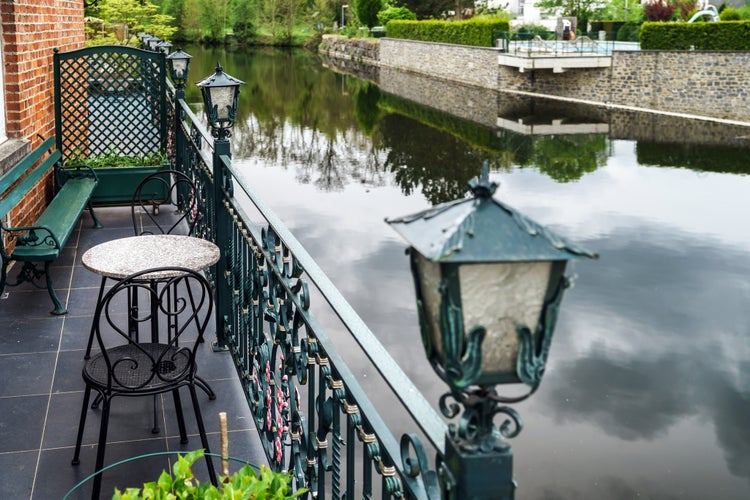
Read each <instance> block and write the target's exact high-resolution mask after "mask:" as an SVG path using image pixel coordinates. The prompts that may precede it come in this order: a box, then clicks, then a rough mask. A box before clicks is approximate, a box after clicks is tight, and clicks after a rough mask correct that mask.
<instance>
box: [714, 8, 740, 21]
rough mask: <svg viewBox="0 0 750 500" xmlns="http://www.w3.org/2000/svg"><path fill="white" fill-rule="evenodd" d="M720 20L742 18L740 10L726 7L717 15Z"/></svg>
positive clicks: (737, 19)
mask: <svg viewBox="0 0 750 500" xmlns="http://www.w3.org/2000/svg"><path fill="white" fill-rule="evenodd" d="M719 17H720V18H721V20H722V21H739V20H740V19H742V17H741V16H740V11H739V10H737V9H735V8H734V7H727V8H726V9H724V10H722V11H721V14H720V15H719Z"/></svg>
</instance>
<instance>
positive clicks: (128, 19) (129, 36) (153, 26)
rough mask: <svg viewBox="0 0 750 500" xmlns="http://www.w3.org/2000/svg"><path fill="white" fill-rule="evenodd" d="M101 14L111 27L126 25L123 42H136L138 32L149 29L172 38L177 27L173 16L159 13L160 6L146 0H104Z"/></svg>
mask: <svg viewBox="0 0 750 500" xmlns="http://www.w3.org/2000/svg"><path fill="white" fill-rule="evenodd" d="M99 7H100V11H99V12H100V15H101V17H102V19H104V21H106V23H107V24H108V25H109V26H110V27H116V26H118V25H119V26H125V27H126V30H125V33H126V35H125V36H124V37H123V39H122V43H123V44H136V43H137V39H136V37H135V35H136V33H138V32H139V31H148V32H149V33H151V34H152V35H154V36H158V37H159V38H161V39H168V38H170V37H171V36H172V35H173V34H174V33H175V31H176V28H175V27H173V26H170V23H171V22H173V21H174V18H173V17H172V16H168V15H164V14H159V13H158V11H159V7H158V6H156V5H154V4H152V3H151V2H148V1H146V0H143V1H141V0H102V1H101V3H100V4H99Z"/></svg>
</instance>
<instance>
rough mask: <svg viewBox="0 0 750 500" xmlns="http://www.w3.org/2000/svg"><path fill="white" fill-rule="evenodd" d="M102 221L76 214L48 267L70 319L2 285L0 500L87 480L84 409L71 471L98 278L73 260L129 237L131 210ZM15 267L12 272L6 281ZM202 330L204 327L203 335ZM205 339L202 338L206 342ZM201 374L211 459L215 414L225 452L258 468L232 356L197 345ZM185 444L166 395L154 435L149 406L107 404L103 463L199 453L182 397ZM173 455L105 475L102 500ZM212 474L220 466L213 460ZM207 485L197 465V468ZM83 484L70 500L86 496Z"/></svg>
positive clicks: (90, 453)
mask: <svg viewBox="0 0 750 500" xmlns="http://www.w3.org/2000/svg"><path fill="white" fill-rule="evenodd" d="M96 212H97V216H98V217H99V220H100V221H101V223H102V226H103V227H102V228H101V229H94V228H93V225H92V222H91V217H90V215H89V214H88V213H84V215H83V216H82V217H81V220H80V222H79V225H78V229H77V230H76V231H75V232H74V233H73V235H71V237H70V239H69V240H68V244H67V246H66V248H65V251H64V255H63V256H61V258H60V259H58V261H57V262H56V263H55V264H54V275H53V276H54V281H55V288H56V289H57V292H58V295H59V297H60V300H61V301H62V302H63V304H64V305H66V306H67V308H68V314H67V315H64V316H53V315H51V314H50V311H51V310H52V309H53V306H52V302H51V300H50V298H49V295H48V294H47V291H46V290H39V289H36V288H34V287H32V286H31V285H29V284H28V283H25V284H23V285H21V286H19V287H6V289H5V292H4V293H3V294H2V296H0V499H3V500H13V499H27V498H34V499H42V500H47V499H58V498H62V497H63V496H64V495H65V494H66V493H67V492H68V491H69V490H70V489H71V488H73V486H74V485H76V484H77V483H78V482H79V481H81V480H83V479H85V478H86V477H87V476H88V475H89V474H91V473H92V472H94V462H95V457H96V447H97V445H96V442H97V437H98V430H99V411H98V410H89V412H88V417H87V422H86V430H85V433H84V439H83V443H84V445H83V448H82V452H81V463H80V465H78V466H72V465H71V463H70V461H71V458H72V457H73V447H74V445H75V438H76V432H77V429H78V421H79V417H80V412H81V404H82V402H83V380H82V379H81V367H82V363H83V353H84V350H85V348H86V340H87V338H88V333H89V328H90V327H91V320H92V316H93V311H94V305H95V302H96V298H97V293H98V288H99V284H100V277H99V276H97V275H95V274H94V273H92V272H90V271H88V270H86V269H85V268H84V267H83V266H82V265H81V255H82V254H83V253H84V252H85V251H86V250H87V249H89V248H91V247H92V246H93V245H96V244H97V243H101V242H103V241H107V240H111V239H115V238H120V237H125V236H132V235H133V227H132V223H131V216H130V208H123V207H106V208H105V207H101V208H97V209H96ZM19 268H20V266H18V267H14V268H13V269H12V270H11V272H10V276H9V277H10V278H15V273H16V272H17V270H18V269H19ZM209 329H210V328H209ZM213 337H214V336H213V333H210V334H209V335H208V340H212V339H213ZM199 362H200V365H201V366H200V368H199V374H201V375H202V377H203V378H204V379H205V380H206V381H207V382H208V383H209V384H210V386H211V387H212V388H213V390H214V391H215V393H216V395H217V398H216V400H213V401H211V400H209V399H208V397H207V396H206V394H205V393H204V392H203V391H200V390H199V394H198V395H199V399H200V406H201V410H202V414H203V418H204V420H205V422H206V427H207V430H208V432H209V442H210V445H211V451H212V452H219V450H220V447H219V432H218V431H219V422H218V414H219V412H222V411H225V412H227V415H228V419H229V434H230V439H229V452H230V455H231V456H235V457H241V458H244V459H247V460H249V461H251V462H254V463H262V462H265V458H264V454H263V451H262V448H261V445H260V441H259V438H258V435H257V432H256V429H255V426H254V424H253V419H252V415H251V413H250V411H249V409H248V406H247V402H246V400H245V397H244V395H243V393H242V388H241V387H240V384H239V381H238V379H237V375H236V372H235V370H234V366H233V364H232V362H231V357H230V355H229V354H228V353H225V352H218V353H217V352H213V351H212V350H211V348H210V343H209V342H206V343H205V344H203V351H202V352H201V353H200V354H199ZM182 402H183V407H184V411H185V418H186V421H187V425H188V433H189V437H190V442H189V443H188V444H186V445H182V444H180V442H179V433H178V430H177V425H176V420H175V418H174V411H175V409H174V403H173V400H172V398H171V397H168V398H161V399H160V400H159V420H160V421H161V427H162V428H161V432H160V433H159V434H153V433H152V432H151V430H152V424H153V412H152V409H153V407H152V404H153V403H152V400H151V398H120V399H119V400H118V399H115V400H114V402H113V404H112V413H111V417H110V424H109V435H108V441H107V443H108V444H107V448H106V457H105V465H106V464H112V463H114V462H117V461H119V460H123V459H126V458H129V457H133V456H137V455H142V454H147V453H154V452H164V451H189V450H192V449H195V448H199V447H200V438H199V437H198V435H197V432H198V431H197V427H196V426H195V417H194V415H193V412H192V408H191V407H190V398H189V397H188V395H187V394H184V395H183V398H182ZM170 459H171V456H169V455H163V456H156V457H151V458H144V459H141V460H137V461H132V462H129V463H127V464H125V465H121V466H118V467H115V468H112V469H111V470H108V471H107V472H105V473H104V476H103V487H102V498H110V496H111V492H112V491H113V488H114V487H115V486H119V487H121V488H122V487H125V486H140V485H141V484H142V483H143V482H144V481H150V480H155V479H156V478H157V477H158V475H159V473H160V472H161V471H162V469H169V468H170V467H171V463H170ZM215 466H216V467H217V469H218V468H219V467H220V464H219V463H218V460H217V461H215ZM195 472H196V474H197V475H198V476H199V478H202V479H206V476H207V474H206V469H205V467H204V466H203V465H202V464H197V465H196V466H195ZM90 487H91V484H90V481H88V482H87V483H85V484H84V485H83V486H81V487H80V488H78V489H77V490H76V491H75V492H74V493H72V494H71V495H70V496H69V498H71V499H79V498H89V497H90V496H91V490H90Z"/></svg>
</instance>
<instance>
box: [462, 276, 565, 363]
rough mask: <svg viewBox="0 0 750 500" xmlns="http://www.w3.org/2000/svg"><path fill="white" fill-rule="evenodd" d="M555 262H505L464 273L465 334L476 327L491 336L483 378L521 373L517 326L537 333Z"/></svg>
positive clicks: (486, 341) (484, 353) (485, 346)
mask: <svg viewBox="0 0 750 500" xmlns="http://www.w3.org/2000/svg"><path fill="white" fill-rule="evenodd" d="M551 272H552V262H550V261H541V262H500V263H493V264H471V265H464V266H461V267H460V268H459V281H460V286H461V302H462V304H463V319H464V331H465V332H468V331H469V330H470V329H471V328H473V327H474V326H476V325H481V326H483V327H484V328H485V329H486V330H487V333H486V334H485V338H484V342H483V344H482V373H483V374H484V375H487V374H489V373H498V372H500V373H506V372H509V373H516V361H517V359H518V332H517V327H518V326H521V325H525V326H527V327H529V329H530V330H531V332H532V334H535V333H536V328H537V326H538V324H539V317H540V314H541V312H542V307H543V306H544V300H545V297H546V296H547V291H548V289H549V286H550V274H551Z"/></svg>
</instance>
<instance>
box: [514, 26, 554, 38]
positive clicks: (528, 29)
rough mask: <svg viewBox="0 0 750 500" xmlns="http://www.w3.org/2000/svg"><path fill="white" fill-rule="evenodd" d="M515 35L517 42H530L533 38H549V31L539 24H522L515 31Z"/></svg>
mask: <svg viewBox="0 0 750 500" xmlns="http://www.w3.org/2000/svg"><path fill="white" fill-rule="evenodd" d="M515 35H516V38H517V39H518V40H531V39H532V38H534V37H535V36H540V37H542V39H547V38H549V36H550V31H549V30H548V29H547V27H546V26H542V25H541V24H522V25H520V26H519V27H518V29H516V31H515Z"/></svg>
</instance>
